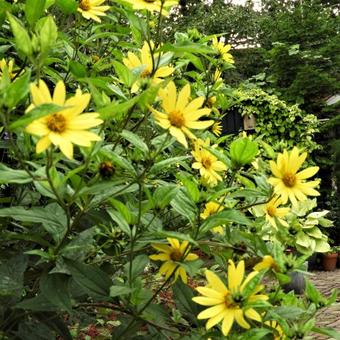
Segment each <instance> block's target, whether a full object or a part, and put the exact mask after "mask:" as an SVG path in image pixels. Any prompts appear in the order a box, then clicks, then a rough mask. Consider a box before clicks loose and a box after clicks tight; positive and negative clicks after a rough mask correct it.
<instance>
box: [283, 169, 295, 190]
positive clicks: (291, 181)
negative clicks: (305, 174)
mask: <svg viewBox="0 0 340 340" xmlns="http://www.w3.org/2000/svg"><path fill="white" fill-rule="evenodd" d="M282 181H283V183H284V184H285V185H286V186H287V187H289V188H292V187H293V186H294V185H295V183H296V176H295V175H294V174H292V173H291V172H286V173H285V174H284V176H283V178H282Z"/></svg>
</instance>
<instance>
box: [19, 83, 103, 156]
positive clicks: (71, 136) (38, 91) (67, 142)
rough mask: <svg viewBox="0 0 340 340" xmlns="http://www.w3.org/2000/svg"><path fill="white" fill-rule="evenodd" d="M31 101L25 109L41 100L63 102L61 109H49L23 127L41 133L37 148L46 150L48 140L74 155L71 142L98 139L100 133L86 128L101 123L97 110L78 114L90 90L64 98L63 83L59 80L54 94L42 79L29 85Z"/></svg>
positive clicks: (35, 133) (88, 144) (89, 142)
mask: <svg viewBox="0 0 340 340" xmlns="http://www.w3.org/2000/svg"><path fill="white" fill-rule="evenodd" d="M30 91H31V96H32V104H31V105H30V106H29V107H28V109H27V111H30V110H31V109H32V108H34V107H37V106H39V105H41V104H48V103H51V104H56V105H59V106H62V107H64V108H62V109H61V110H60V111H58V112H56V113H51V114H49V115H47V116H44V117H42V118H39V119H37V120H35V121H33V122H32V123H30V124H29V125H28V126H27V127H26V129H25V131H26V132H28V133H30V134H32V135H35V136H38V137H41V139H40V140H39V141H38V143H37V145H36V152H37V153H41V152H43V151H45V150H46V149H47V148H48V147H49V146H50V145H51V144H54V145H55V146H57V147H59V148H60V150H61V152H62V153H63V154H64V155H65V156H66V157H67V158H69V159H72V158H73V144H77V145H80V146H90V145H91V141H99V140H100V137H99V136H98V135H96V134H95V133H93V132H89V131H85V130H87V129H90V128H92V127H95V126H97V125H99V124H101V123H102V122H103V121H102V120H101V119H99V118H98V116H99V114H98V113H84V114H81V113H82V112H83V111H84V109H85V108H86V107H87V106H88V104H89V102H90V98H91V95H90V94H89V93H84V94H83V93H81V91H80V90H77V92H76V94H75V95H74V96H73V97H70V98H69V99H67V100H66V89H65V84H64V83H63V82H62V81H59V82H58V83H57V85H56V87H55V89H54V93H53V96H51V94H50V91H49V89H48V87H47V85H46V84H45V82H44V81H43V80H39V83H38V86H37V85H35V84H31V85H30Z"/></svg>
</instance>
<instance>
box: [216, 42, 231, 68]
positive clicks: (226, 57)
mask: <svg viewBox="0 0 340 340" xmlns="http://www.w3.org/2000/svg"><path fill="white" fill-rule="evenodd" d="M212 47H213V48H214V50H215V51H216V53H217V54H218V57H219V58H220V59H222V60H223V61H225V62H227V63H229V64H233V63H234V58H233V56H232V55H231V54H230V53H228V52H229V51H230V49H231V45H229V44H226V45H224V43H223V41H221V40H218V39H217V37H213V39H212Z"/></svg>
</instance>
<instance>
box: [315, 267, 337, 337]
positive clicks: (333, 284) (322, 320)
mask: <svg viewBox="0 0 340 340" xmlns="http://www.w3.org/2000/svg"><path fill="white" fill-rule="evenodd" d="M312 274H314V275H312V276H310V277H309V279H310V280H311V281H312V282H313V284H314V285H315V286H316V287H317V288H318V289H319V290H320V291H321V293H322V294H324V295H325V296H327V297H328V296H330V295H331V293H332V289H338V290H339V293H340V269H337V270H335V271H333V272H323V271H317V272H312ZM339 302H340V296H339V295H338V297H337V303H335V304H334V305H332V306H330V307H326V308H323V309H321V310H320V311H319V312H318V314H317V318H316V320H317V323H316V324H317V326H320V327H330V328H334V329H335V330H337V331H338V332H340V303H339ZM313 339H315V340H325V339H331V338H329V337H326V336H323V335H320V334H315V335H314V336H313Z"/></svg>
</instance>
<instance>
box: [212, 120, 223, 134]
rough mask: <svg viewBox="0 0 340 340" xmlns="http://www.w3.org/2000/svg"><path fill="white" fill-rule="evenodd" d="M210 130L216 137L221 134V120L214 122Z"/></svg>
mask: <svg viewBox="0 0 340 340" xmlns="http://www.w3.org/2000/svg"><path fill="white" fill-rule="evenodd" d="M211 131H212V133H213V134H214V135H215V136H217V137H219V136H221V133H222V124H221V122H215V123H214V125H213V126H212V128H211Z"/></svg>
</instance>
